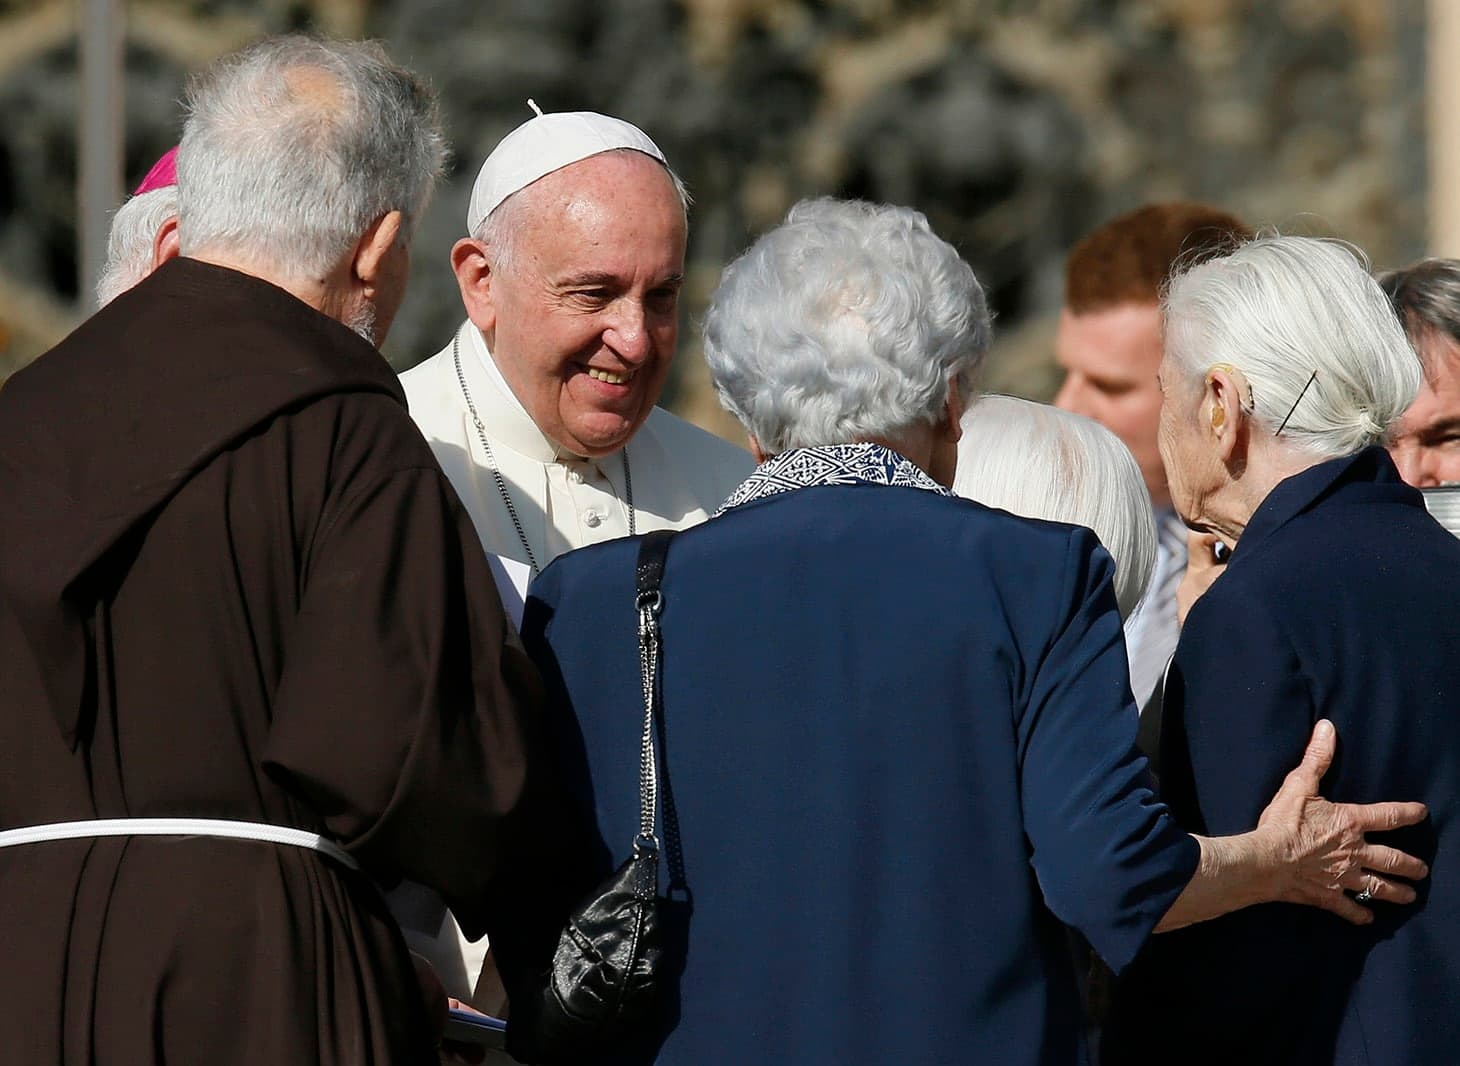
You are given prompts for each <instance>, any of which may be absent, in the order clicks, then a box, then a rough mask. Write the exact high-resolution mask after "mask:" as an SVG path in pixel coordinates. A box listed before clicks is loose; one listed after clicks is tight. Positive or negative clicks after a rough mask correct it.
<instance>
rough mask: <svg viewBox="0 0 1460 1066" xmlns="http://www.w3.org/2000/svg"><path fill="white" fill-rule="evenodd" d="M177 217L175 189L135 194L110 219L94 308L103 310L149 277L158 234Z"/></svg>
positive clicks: (172, 187) (173, 186)
mask: <svg viewBox="0 0 1460 1066" xmlns="http://www.w3.org/2000/svg"><path fill="white" fill-rule="evenodd" d="M176 214H177V187H176V186H175V185H166V186H164V187H162V188H160V189H152V190H150V191H148V192H144V193H138V194H137V195H136V196H133V197H131V198H130V199H129V200H126V201H125V202H124V203H123V204H122V206H121V207H119V208H117V211H116V214H114V215H112V227H111V230H110V232H108V234H107V239H106V265H105V266H104V267H102V268H101V276H100V277H98V278H97V279H96V304H97V306H98V307H105V306H106V305H107V304H109V303H111V302H112V301H113V300H115V299H116V298H117V297H118V296H120V295H121V294H122V293H124V292H126V291H127V290H128V289H130V288H131V287H132V286H133V285H135V284H137V282H139V281H141V280H142V279H143V278H145V277H146V276H147V275H148V274H150V273H152V256H153V251H154V249H155V247H156V244H157V231H158V230H159V229H161V228H162V224H163V223H164V222H166V221H167V220H168V219H170V218H172V217H173V216H174V215H176Z"/></svg>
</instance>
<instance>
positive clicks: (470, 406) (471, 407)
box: [451, 331, 638, 577]
mask: <svg viewBox="0 0 1460 1066" xmlns="http://www.w3.org/2000/svg"><path fill="white" fill-rule="evenodd" d="M451 360H452V362H453V363H455V364H456V380H457V382H458V383H459V384H460V385H461V398H462V399H463V400H465V401H466V409H467V410H468V411H469V412H470V413H471V421H472V424H473V425H474V426H476V427H477V437H478V438H479V439H480V440H481V442H482V450H483V451H484V452H486V453H487V469H488V470H490V471H491V473H492V482H493V483H494V484H495V485H496V486H497V494H498V495H499V496H501V497H502V503H503V504H505V505H506V507H507V517H508V518H510V519H512V528H513V529H515V530H516V531H517V540H518V541H519V542H520V543H521V544H522V550H523V551H524V552H526V553H527V565H528V566H530V567H531V568H532V574H533V576H534V577H536V576H537V575H538V574H539V573H540V572H541V570H542V568H541V567H539V566H538V565H537V556H536V555H534V554H533V552H532V545H531V544H529V543H527V533H526V531H525V530H524V529H523V528H522V519H520V518H518V517H517V508H516V507H514V506H513V505H512V494H511V493H510V492H508V491H507V482H506V480H504V479H503V477H502V472H501V471H500V470H498V469H497V457H496V456H495V455H493V454H492V445H491V442H490V441H489V440H488V439H487V427H486V426H484V425H482V419H481V416H480V415H478V414H477V405H476V404H475V403H473V402H472V398H471V390H470V389H469V388H467V387H466V372H465V371H464V370H463V369H462V366H461V333H460V331H458V332H457V334H456V336H454V337H452V338H451ZM619 454H620V455H622V456H623V460H624V503H625V504H626V505H627V506H628V510H629V536H631V537H632V536H636V535H637V534H638V529H637V523H636V522H635V521H634V475H633V473H632V472H631V471H630V469H629V447H628V445H627V444H625V445H624V448H623V451H621V452H620V453H619Z"/></svg>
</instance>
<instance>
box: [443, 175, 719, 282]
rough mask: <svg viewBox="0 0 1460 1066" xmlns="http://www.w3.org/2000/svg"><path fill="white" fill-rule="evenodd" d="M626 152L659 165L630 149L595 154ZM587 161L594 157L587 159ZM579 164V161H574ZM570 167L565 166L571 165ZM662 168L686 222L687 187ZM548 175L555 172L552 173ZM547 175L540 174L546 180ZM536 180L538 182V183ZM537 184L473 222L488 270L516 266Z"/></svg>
mask: <svg viewBox="0 0 1460 1066" xmlns="http://www.w3.org/2000/svg"><path fill="white" fill-rule="evenodd" d="M626 152H634V153H635V154H636V155H642V156H643V157H644V158H645V159H649V160H652V161H653V162H655V163H659V160H657V159H655V158H654V157H653V156H651V155H648V154H646V153H644V152H638V151H637V150H636V149H633V148H612V149H609V150H608V151H607V152H599V153H598V154H599V155H622V154H624V153H626ZM588 158H589V159H594V158H597V157H596V156H589V157H588ZM578 162H580V163H581V162H583V160H581V159H580V160H578ZM572 165H573V164H571V163H570V164H569V166H572ZM660 166H664V172H665V173H666V174H668V175H669V180H670V182H671V183H673V185H674V195H675V196H677V197H678V198H679V206H680V209H681V210H682V211H684V215H685V220H686V222H688V220H689V205H690V204H691V203H692V202H693V200H692V198H691V197H690V194H689V187H688V186H687V185H685V183H684V181H683V179H681V178H680V176H679V175H678V174H676V173H675V172H674V171H673V169H671V168H670V167H668V166H665V165H664V164H662V163H660ZM552 173H556V171H553V172H552ZM546 176H547V175H546V174H545V175H543V177H546ZM541 180H542V178H539V179H538V181H541ZM536 184H537V182H536V181H534V182H532V183H531V184H529V185H527V186H526V187H525V188H521V189H518V190H517V191H516V192H514V193H513V194H512V195H511V196H509V197H507V198H506V199H505V200H503V201H502V202H501V203H500V204H498V205H497V206H496V207H495V208H494V209H493V210H492V213H491V214H490V215H488V216H487V217H486V218H484V219H482V220H481V222H479V223H477V228H476V230H475V231H474V232H473V233H472V238H473V239H474V240H478V241H481V242H482V243H483V244H485V245H486V246H487V249H488V252H489V256H490V260H491V264H492V269H493V270H497V271H501V272H503V273H510V272H511V271H512V270H513V269H514V268H515V267H516V264H517V238H518V235H519V234H521V232H522V231H523V229H524V228H526V226H527V224H528V223H527V218H526V215H527V214H528V212H529V211H531V209H532V196H531V190H532V188H533V186H535V185H536Z"/></svg>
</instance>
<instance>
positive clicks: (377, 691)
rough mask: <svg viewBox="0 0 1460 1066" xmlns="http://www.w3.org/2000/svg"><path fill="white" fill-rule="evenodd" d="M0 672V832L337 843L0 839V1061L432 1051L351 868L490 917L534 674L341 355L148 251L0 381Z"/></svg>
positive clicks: (420, 469)
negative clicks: (328, 849)
mask: <svg viewBox="0 0 1460 1066" xmlns="http://www.w3.org/2000/svg"><path fill="white" fill-rule="evenodd" d="M0 685H3V693H4V696H3V713H0V828H5V829H8V828H12V827H17V826H25V825H36V824H41V823H53V822H60V821H72V820H78V819H92V818H117V817H167V816H174V817H203V818H224V819H236V820H242V821H250V822H265V823H272V824H275V825H281V826H294V827H299V828H303V829H307V830H310V831H313V832H319V833H322V834H324V835H325V836H327V837H329V838H331V839H333V840H336V841H338V842H339V843H340V844H341V845H342V846H343V847H344V848H345V849H346V850H347V851H348V852H349V853H350V854H351V855H352V856H353V857H354V858H355V859H356V860H357V861H358V862H359V864H360V865H361V867H362V868H363V871H364V872H363V873H358V872H352V871H350V870H348V869H346V868H345V867H343V866H342V865H340V864H338V863H336V862H335V861H333V860H331V859H329V858H326V857H324V856H323V855H320V854H318V853H317V852H312V851H308V850H304V849H300V848H295V847H288V846H279V845H274V844H268V843H261V842H257V841H252V840H223V839H216V838H211V837H175V836H163V837H116V838H96V839H82V840H74V841H64V842H44V843H34V844H25V845H22V846H18V847H8V848H0V945H3V947H0V1001H3V1003H4V1009H3V1010H0V1048H3V1049H4V1051H3V1053H0V1058H4V1059H5V1060H6V1061H11V1062H17V1063H20V1062H24V1063H67V1064H70V1063H92V1062H117V1063H149V1062H159V1063H160V1062H164V1061H166V1062H178V1063H203V1062H206V1063H209V1064H219V1063H270V1064H292V1063H301V1064H302V1063H310V1064H316V1063H322V1062H323V1063H380V1062H392V1063H394V1062H416V1061H432V1053H431V1044H432V1037H431V1032H430V1026H429V1024H428V1021H427V1018H426V1016H425V1011H424V1009H423V1007H422V1001H421V997H420V994H419V991H418V989H417V988H416V985H415V982H414V978H413V975H412V971H411V966H410V962H409V959H408V956H407V955H406V952H405V949H404V944H403V942H402V940H401V937H400V934H399V932H398V930H397V929H396V927H395V924H394V922H393V921H392V919H391V918H390V915H389V913H388V912H387V910H386V908H385V905H384V903H383V902H382V900H381V898H380V896H379V894H378V892H377V890H376V888H375V885H374V884H372V879H374V880H376V881H380V882H384V883H387V884H388V883H391V882H393V881H395V880H397V879H399V878H402V877H404V878H409V879H411V880H413V881H417V882H420V883H422V884H425V885H428V886H430V887H432V888H435V889H437V890H438V891H439V892H441V893H442V895H443V896H445V898H446V899H447V901H448V902H449V903H450V904H451V905H452V907H453V910H454V911H455V912H456V914H457V917H458V920H459V921H461V923H462V925H463V927H464V928H466V929H467V931H468V932H469V933H472V934H479V933H481V932H483V931H485V930H487V927H488V924H489V920H490V918H491V916H492V915H501V914H503V908H502V906H501V903H500V900H499V899H498V898H497V897H498V894H499V891H500V884H499V882H500V880H501V877H502V874H503V873H504V867H505V866H508V865H511V864H513V863H514V861H515V858H516V852H515V850H514V849H516V848H517V847H518V846H519V845H520V844H521V843H522V842H523V841H526V840H529V839H531V838H532V837H533V836H536V835H540V834H537V833H535V832H534V830H536V829H540V826H534V825H533V824H532V823H533V821H535V816H534V815H533V813H532V811H531V810H529V809H528V804H527V803H526V801H525V799H524V797H525V795H526V793H527V791H528V788H529V785H530V784H531V782H530V781H529V777H528V774H527V770H528V768H529V766H531V765H533V764H532V763H531V761H530V760H529V758H528V748H529V747H530V746H531V744H530V740H529V732H530V730H531V728H532V716H533V715H534V714H535V712H536V710H537V707H538V698H539V697H538V684H537V680H536V675H535V674H534V672H533V670H532V667H531V666H530V664H529V663H528V662H527V660H526V658H525V657H524V655H523V652H522V649H521V646H520V644H519V643H518V641H517V637H516V635H515V633H513V632H512V630H511V628H510V626H509V624H508V623H507V622H506V620H505V618H504V617H503V613H502V608H501V604H500V602H499V600H498V596H497V592H496V589H495V587H494V586H493V583H492V578H491V575H490V572H489V570H488V567H487V563H486V560H485V558H484V556H483V553H482V551H481V547H480V544H479V543H478V540H477V537H476V534H475V532H474V531H473V529H472V526H471V524H470V521H469V519H468V518H467V517H466V515H465V513H464V512H463V510H462V509H461V506H460V504H459V503H458V502H457V499H456V496H455V495H454V493H453V492H452V490H451V488H450V486H449V485H448V484H447V482H446V479H445V478H444V477H443V475H442V474H441V472H440V469H439V468H438V467H437V465H436V462H435V460H434V459H433V458H432V456H431V453H430V451H429V449H428V448H427V447H426V444H425V442H424V441H423V440H422V439H421V436H420V434H419V432H418V431H417V430H416V428H415V426H414V425H413V424H412V422H411V420H410V418H409V416H408V415H407V413H406V410H405V407H404V405H403V398H402V394H401V391H400V388H399V386H398V385H397V383H396V379H395V376H394V375H393V374H392V373H391V371H390V369H389V367H388V366H387V365H386V363H385V361H384V360H383V359H382V358H381V357H380V355H379V353H378V352H376V351H375V349H374V348H373V347H371V346H370V345H369V344H367V343H366V342H365V341H363V340H362V339H360V338H359V337H357V336H356V335H355V334H354V333H352V332H350V331H349V330H348V329H346V328H345V327H343V326H341V325H340V324H339V323H337V322H335V321H333V320H331V319H329V318H326V317H325V316H323V315H321V314H318V313H316V312H315V311H314V310H312V309H310V308H309V307H307V306H306V305H305V304H303V303H301V302H300V301H298V300H296V299H295V298H294V297H293V296H291V295H289V294H288V293H285V292H284V291H283V290H281V289H278V288H275V287H274V286H272V285H270V284H268V283H266V282H263V281H260V280H258V279H256V278H252V277H249V276H246V275H243V274H239V273H236V272H233V271H230V270H226V269H223V268H220V267H214V266H209V265H206V264H203V263H200V262H197V261H193V260H187V259H181V260H177V261H174V262H172V263H169V264H168V265H166V266H164V267H162V268H161V269H160V270H158V271H157V272H156V273H155V274H154V275H153V276H152V277H151V278H149V279H148V280H146V281H145V282H143V283H142V284H141V285H139V286H138V287H137V288H135V289H133V290H132V291H131V292H129V293H126V294H124V295H123V296H121V297H119V298H118V299H117V300H115V301H114V302H113V303H112V304H110V305H108V306H107V307H106V308H105V309H104V310H102V311H101V312H99V313H98V314H97V315H95V316H94V317H93V318H91V319H90V320H89V321H87V322H86V323H84V324H83V325H82V326H81V327H80V328H78V329H77V330H76V331H75V332H74V333H73V334H72V335H71V336H70V337H68V338H67V339H66V340H65V341H63V342H62V343H61V344H60V345H59V346H58V347H56V348H55V349H53V350H52V351H51V352H49V353H47V354H46V355H44V356H42V357H41V358H40V359H39V360H38V361H36V362H35V363H34V364H32V365H31V366H30V367H28V368H27V369H25V370H23V371H21V372H20V373H18V374H16V375H15V376H14V377H13V378H11V379H10V381H9V382H7V383H6V384H5V386H4V387H3V388H0ZM367 875H368V876H367ZM491 931H492V932H493V933H494V934H495V932H496V930H495V928H493V929H492V930H491ZM504 936H505V937H506V939H507V941H510V931H507V932H505V933H504ZM504 946H507V944H506V943H504Z"/></svg>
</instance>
